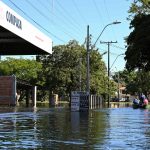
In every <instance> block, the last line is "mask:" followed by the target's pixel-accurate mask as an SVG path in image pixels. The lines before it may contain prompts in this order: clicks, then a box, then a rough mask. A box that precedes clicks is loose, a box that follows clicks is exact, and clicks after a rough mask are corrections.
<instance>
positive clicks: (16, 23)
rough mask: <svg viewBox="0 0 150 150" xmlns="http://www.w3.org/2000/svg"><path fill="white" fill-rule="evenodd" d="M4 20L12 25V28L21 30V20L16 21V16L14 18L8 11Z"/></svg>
mask: <svg viewBox="0 0 150 150" xmlns="http://www.w3.org/2000/svg"><path fill="white" fill-rule="evenodd" d="M6 20H7V21H8V22H9V23H11V24H13V25H14V26H16V27H17V28H18V29H21V30H22V23H21V20H20V19H18V18H17V17H16V16H14V15H13V14H11V13H10V12H9V11H7V12H6Z"/></svg>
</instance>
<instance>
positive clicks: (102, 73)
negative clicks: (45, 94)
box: [37, 41, 108, 95]
mask: <svg viewBox="0 0 150 150" xmlns="http://www.w3.org/2000/svg"><path fill="white" fill-rule="evenodd" d="M37 60H38V61H40V62H41V63H42V65H43V69H44V70H43V71H42V72H43V74H45V75H46V82H45V83H46V84H45V86H46V87H48V88H49V90H50V91H53V92H55V93H57V94H59V95H67V94H70V92H71V91H77V90H79V89H80V78H81V90H82V91H86V82H87V79H86V72H87V71H86V69H87V67H86V65H87V63H86V50H85V48H84V46H80V45H79V44H78V42H77V41H70V42H69V43H68V44H66V45H58V46H55V47H53V52H52V54H50V55H49V56H38V57H37ZM107 81H108V78H107V76H106V66H105V63H104V62H103V61H102V57H101V55H100V53H99V52H98V51H97V50H92V51H91V52H90V91H91V94H102V93H106V92H107V91H106V86H107V85H108V84H107V83H108V82H107Z"/></svg>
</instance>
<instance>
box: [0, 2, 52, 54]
mask: <svg viewBox="0 0 150 150" xmlns="http://www.w3.org/2000/svg"><path fill="white" fill-rule="evenodd" d="M51 52H52V40H51V39H50V38H49V37H48V36H46V35H45V34H44V33H42V32H41V31H40V30H38V29H37V28H36V27H34V26H33V25H32V24H31V23H29V22H28V21H27V20H25V19H24V18H23V17H21V16H20V15H19V14H17V13H16V12H15V11H14V10H12V9H11V8H10V7H8V6H7V5H6V4H4V3H3V2H2V1H1V0H0V55H20V54H21V55H22V54H23V55H26V54H27V55H32V54H33V55H34V54H35V55H36V54H49V53H51Z"/></svg>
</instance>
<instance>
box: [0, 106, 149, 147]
mask: <svg viewBox="0 0 150 150" xmlns="http://www.w3.org/2000/svg"><path fill="white" fill-rule="evenodd" d="M149 141H150V111H149V110H143V109H132V107H120V106H119V108H109V109H108V108H103V109H97V110H90V111H89V112H70V110H69V109H66V108H63V107H57V108H37V109H33V108H0V149H54V150H56V149H58V150H59V149H62V150H63V149H64V150H70V149H71V150H77V149H86V150H87V149H90V150H91V149H100V150H104V149H111V150H116V149H117V150H118V149H119V150H124V149H148V148H149V147H150V142H149Z"/></svg>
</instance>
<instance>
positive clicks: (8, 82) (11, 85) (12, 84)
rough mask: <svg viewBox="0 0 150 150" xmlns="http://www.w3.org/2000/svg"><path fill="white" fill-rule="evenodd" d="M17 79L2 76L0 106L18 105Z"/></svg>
mask: <svg viewBox="0 0 150 150" xmlns="http://www.w3.org/2000/svg"><path fill="white" fill-rule="evenodd" d="M15 97H16V77H15V76H0V105H15V104H16V98H15Z"/></svg>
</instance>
